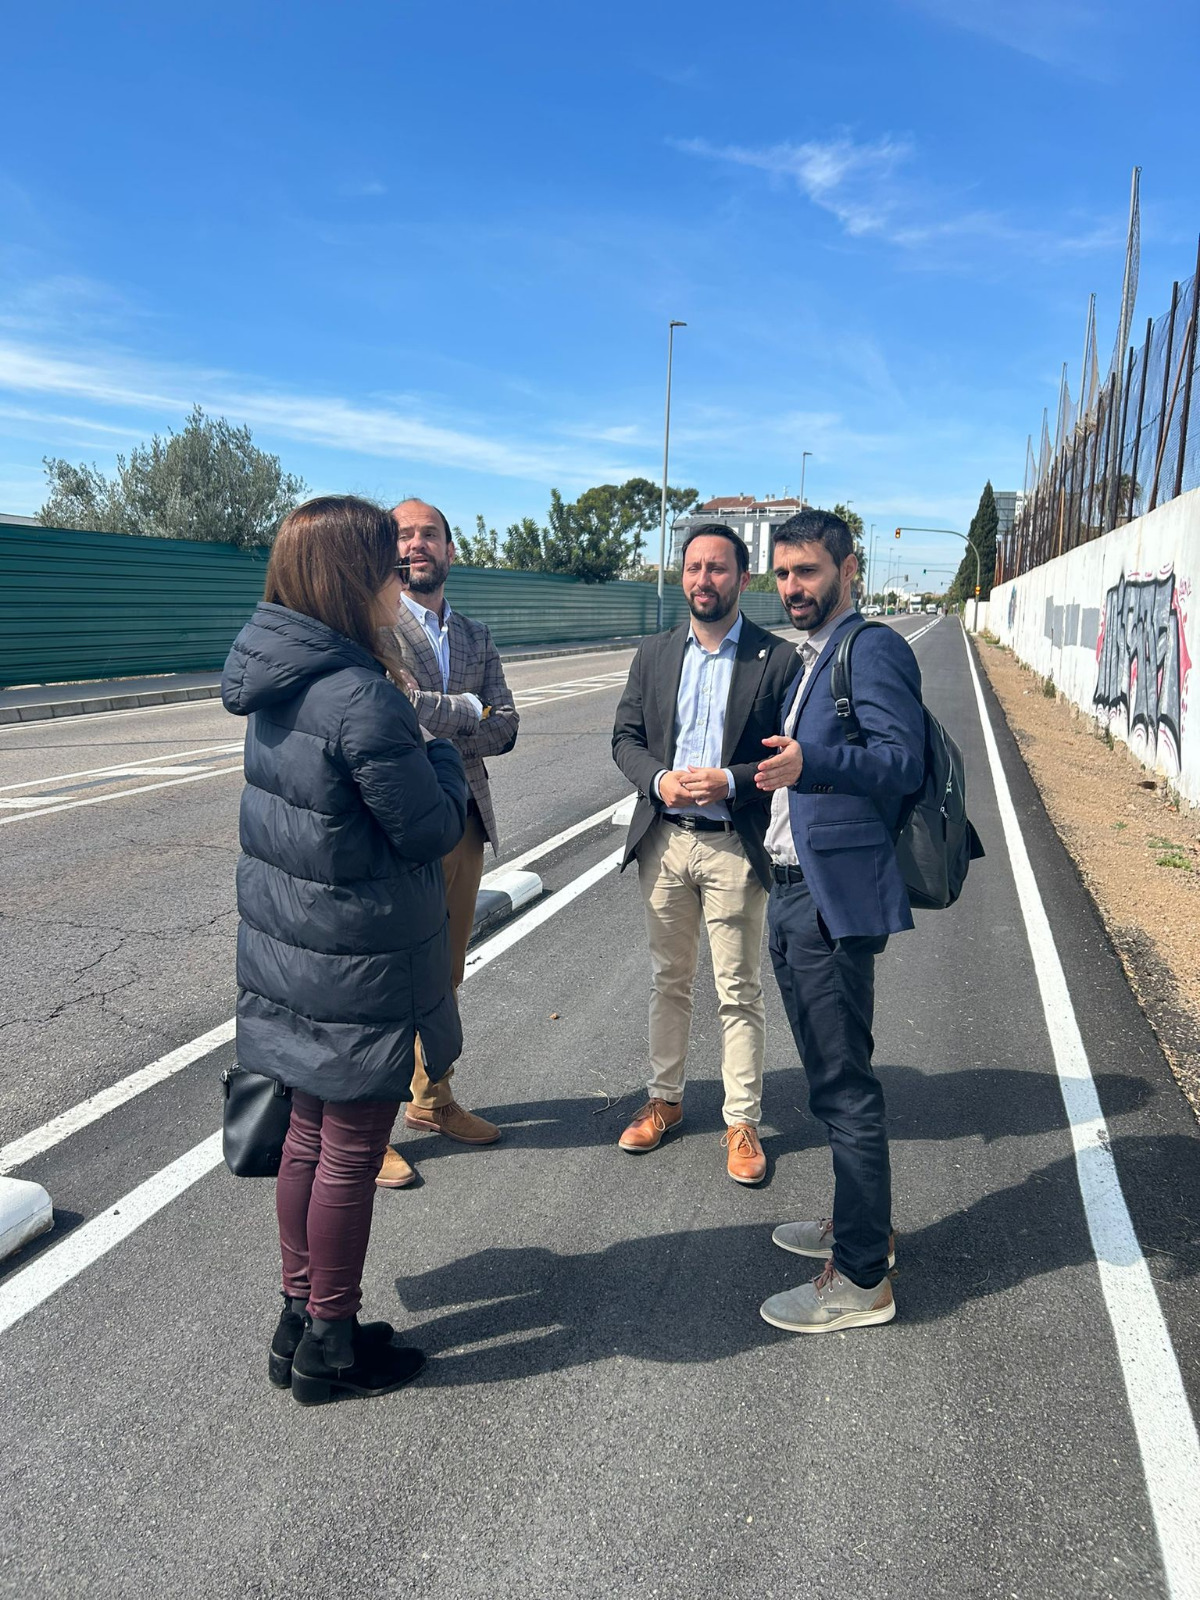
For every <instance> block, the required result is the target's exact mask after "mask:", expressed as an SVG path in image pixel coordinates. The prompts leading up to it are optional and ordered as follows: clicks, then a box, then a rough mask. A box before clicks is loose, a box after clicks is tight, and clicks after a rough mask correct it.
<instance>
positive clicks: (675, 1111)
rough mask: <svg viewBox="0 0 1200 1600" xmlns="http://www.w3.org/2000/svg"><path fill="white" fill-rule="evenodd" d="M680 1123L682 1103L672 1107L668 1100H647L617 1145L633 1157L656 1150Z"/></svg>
mask: <svg viewBox="0 0 1200 1600" xmlns="http://www.w3.org/2000/svg"><path fill="white" fill-rule="evenodd" d="M682 1121H683V1102H682V1101H680V1102H678V1103H677V1104H675V1105H672V1103H671V1102H670V1101H669V1100H647V1102H646V1104H645V1105H644V1106H643V1107H642V1109H641V1110H640V1111H639V1112H638V1114H637V1116H636V1117H634V1119H633V1121H632V1122H631V1123H630V1124H629V1126H628V1127H627V1128H626V1129H625V1132H624V1133H623V1134H622V1135H621V1137H620V1138H619V1139H618V1140H617V1143H618V1144H619V1145H620V1146H621V1149H622V1150H629V1151H630V1152H632V1153H633V1154H634V1155H640V1154H643V1153H644V1152H645V1151H647V1150H657V1149H658V1147H659V1145H660V1144H661V1143H662V1142H663V1138H664V1136H665V1135H666V1134H668V1133H670V1131H671V1129H672V1128H677V1127H678V1126H679V1124H680V1123H681V1122H682Z"/></svg>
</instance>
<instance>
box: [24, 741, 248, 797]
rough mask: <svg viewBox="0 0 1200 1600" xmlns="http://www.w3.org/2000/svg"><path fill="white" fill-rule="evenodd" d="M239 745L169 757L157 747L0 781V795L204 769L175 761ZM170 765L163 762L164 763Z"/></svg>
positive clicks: (228, 752)
mask: <svg viewBox="0 0 1200 1600" xmlns="http://www.w3.org/2000/svg"><path fill="white" fill-rule="evenodd" d="M241 748H242V742H241V740H238V742H237V743H236V744H206V745H201V746H199V748H198V749H195V750H176V751H174V752H173V753H172V754H171V755H169V756H164V755H163V753H162V751H161V750H160V751H159V753H158V754H157V755H153V756H146V757H144V758H143V759H142V760H141V761H123V762H122V763H121V765H120V766H119V767H88V768H86V769H85V770H84V771H83V772H59V773H55V774H54V775H53V776H52V777H49V778H24V779H23V780H22V781H21V782H20V783H0V794H11V793H12V792H13V790H14V789H52V788H53V787H54V785H55V784H56V783H72V782H73V781H74V780H75V779H76V778H123V777H127V776H128V777H137V776H138V774H139V773H141V774H143V775H146V776H150V775H153V774H155V773H157V772H158V771H160V770H161V771H165V772H173V771H179V772H206V771H207V770H208V769H207V767H181V766H180V765H179V763H180V762H181V761H186V760H187V759H188V757H189V756H227V755H232V754H233V753H234V752H235V751H239V750H241ZM168 762H169V763H170V765H169V766H168V765H165V763H168Z"/></svg>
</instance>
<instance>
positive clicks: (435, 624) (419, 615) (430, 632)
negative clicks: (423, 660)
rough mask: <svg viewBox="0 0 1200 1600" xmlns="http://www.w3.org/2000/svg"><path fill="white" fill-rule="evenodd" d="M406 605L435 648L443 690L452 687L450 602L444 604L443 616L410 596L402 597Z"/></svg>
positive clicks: (445, 601) (446, 601)
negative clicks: (440, 670)
mask: <svg viewBox="0 0 1200 1600" xmlns="http://www.w3.org/2000/svg"><path fill="white" fill-rule="evenodd" d="M400 598H401V599H402V600H403V601H404V604H405V605H406V606H407V607H408V609H409V610H410V611H411V612H412V614H413V616H414V617H416V619H417V621H418V622H419V623H420V624H421V626H422V627H423V628H424V629H425V637H426V638H427V639H428V640H429V643H430V644H431V645H432V647H433V654H434V657H435V659H436V660H437V664H438V666H439V667H440V668H441V669H442V688H443V689H449V687H450V632H449V624H450V602H449V600H444V601H443V602H442V615H441V616H440V617H439V616H438V614H437V612H436V611H430V609H429V607H428V606H423V605H422V604H421V602H420V601H419V600H414V599H413V597H412V596H411V595H409V594H404V595H401V596H400Z"/></svg>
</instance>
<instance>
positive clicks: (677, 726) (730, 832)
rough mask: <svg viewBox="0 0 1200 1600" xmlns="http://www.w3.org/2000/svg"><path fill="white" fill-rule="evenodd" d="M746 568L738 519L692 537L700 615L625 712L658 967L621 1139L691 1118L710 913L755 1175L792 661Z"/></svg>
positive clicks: (740, 1140)
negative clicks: (691, 1068)
mask: <svg viewBox="0 0 1200 1600" xmlns="http://www.w3.org/2000/svg"><path fill="white" fill-rule="evenodd" d="M748 569H749V556H748V554H747V551H746V546H745V544H744V543H743V541H742V540H741V539H740V538H739V537H738V535H737V534H736V533H734V531H733V529H732V528H729V527H726V526H725V525H724V524H723V523H712V524H708V525H706V526H703V527H700V528H696V529H694V530H693V531H692V532H691V533H690V534H689V535H688V537H687V540H686V541H685V543H684V548H683V573H682V586H683V593H684V596H685V598H686V600H687V603H688V609H689V610H690V612H691V614H692V615H691V622H690V623H681V624H680V625H679V627H677V628H672V629H671V631H670V632H669V633H660V634H654V635H652V636H651V637H650V638H648V639H644V640H643V641H642V643H641V645H640V646H639V647H638V652H637V655H636V656H635V657H634V660H633V665H632V666H631V668H630V670H629V681H628V683H627V684H626V686H625V692H624V694H623V695H622V696H621V702H620V705H619V706H618V707H617V717H616V725H615V727H614V729H613V759H614V760H615V761H616V763H617V765H618V766H619V767H620V769H621V771H622V772H623V773H624V774H625V776H626V777H627V778H628V779H629V781H630V782H631V783H632V784H634V785H635V786H636V788H637V791H638V801H637V806H636V807H635V809H634V813H633V821H632V823H631V824H630V828H629V836H628V840H627V842H626V847H625V859H624V861H623V862H622V869H624V867H625V866H627V865H628V864H629V862H630V861H631V860H633V859H635V858H636V860H637V864H638V881H639V883H640V884H641V888H642V898H643V900H644V901H645V905H646V927H647V933H648V936H649V941H650V966H651V972H652V986H651V994H650V1082H649V1086H648V1099H647V1103H646V1104H645V1105H644V1106H643V1107H642V1109H641V1110H640V1111H639V1112H638V1113H637V1115H636V1116H635V1117H634V1119H633V1121H632V1122H631V1123H630V1125H629V1126H628V1127H627V1128H626V1129H625V1131H624V1133H622V1135H621V1138H620V1146H621V1149H622V1150H626V1151H629V1152H630V1153H639V1152H644V1151H648V1150H654V1149H656V1148H657V1147H658V1145H659V1144H660V1143H661V1142H662V1140H663V1138H664V1136H665V1135H666V1134H667V1133H669V1132H670V1131H671V1130H672V1129H674V1128H676V1127H677V1126H678V1125H679V1123H680V1122H681V1121H682V1119H683V1089H684V1062H685V1058H686V1055H687V1048H688V1033H689V1029H690V1026H691V1017H692V984H693V980H694V978H695V973H696V958H697V954H698V952H699V943H700V926H701V923H703V924H704V927H705V929H706V931H707V933H708V942H709V948H710V950H711V952H712V963H713V976H714V978H715V980H716V986H717V998H718V1002H719V1009H720V1017H721V1032H722V1058H721V1072H722V1076H723V1078H724V1081H725V1104H724V1108H723V1115H724V1119H725V1125H726V1131H725V1137H724V1140H723V1143H724V1145H725V1147H726V1151H727V1156H726V1170H727V1171H728V1174H729V1176H730V1177H731V1178H733V1179H734V1180H735V1181H736V1182H738V1183H747V1184H754V1183H761V1182H762V1179H763V1178H764V1177H765V1175H766V1170H767V1163H766V1157H765V1156H764V1154H763V1149H762V1145H761V1143H760V1142H759V1137H758V1124H759V1121H760V1119H761V1116H762V1076H763V1053H764V1041H765V1034H766V1022H765V1007H764V1002H763V993H762V977H761V970H762V943H763V924H764V921H765V918H766V910H767V889H768V885H769V884H770V882H771V865H770V861H769V860H768V857H767V853H766V850H765V849H764V847H763V839H764V836H765V834H766V830H767V819H768V817H769V814H770V801H769V797H768V796H767V795H765V794H764V793H763V791H762V790H761V789H760V788H759V787H758V786H757V784H756V783H755V777H756V774H757V772H758V768H759V763H760V762H761V761H762V760H763V759H764V758H765V757H766V756H767V754H768V751H767V749H766V747H765V746H764V744H763V741H764V740H765V739H768V738H771V737H773V735H774V734H775V730H776V726H777V722H778V717H779V707H780V705H781V704H782V701H783V698H784V695H785V693H786V691H787V688H788V685H789V684H790V683H791V681H792V679H793V678H794V677H795V675H796V671H797V669H798V666H799V663H798V661H797V658H796V654H795V651H794V650H793V649H792V648H791V646H790V644H788V643H787V642H786V641H785V640H783V639H778V638H776V637H775V635H774V634H771V633H767V632H765V631H764V630H763V629H762V628H759V627H757V626H756V625H755V624H754V623H753V622H751V621H750V619H749V617H743V616H742V614H741V610H740V605H739V600H740V596H741V593H742V590H743V589H744V588H745V587H746V585H747V583H749V581H750V574H749V570H748Z"/></svg>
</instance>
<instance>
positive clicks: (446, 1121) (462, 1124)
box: [404, 1100, 500, 1144]
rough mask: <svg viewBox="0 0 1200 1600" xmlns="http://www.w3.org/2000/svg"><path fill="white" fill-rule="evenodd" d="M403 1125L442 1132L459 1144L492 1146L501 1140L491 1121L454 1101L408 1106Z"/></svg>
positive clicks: (432, 1131) (431, 1131) (405, 1109)
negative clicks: (433, 1104)
mask: <svg viewBox="0 0 1200 1600" xmlns="http://www.w3.org/2000/svg"><path fill="white" fill-rule="evenodd" d="M404 1126H405V1127H406V1128H424V1129H426V1130H427V1131H428V1132H429V1133H444V1134H445V1135H446V1137H447V1139H457V1140H458V1142H459V1144H495V1142H496V1140H497V1139H498V1138H499V1137H500V1129H499V1128H498V1127H497V1126H496V1124H495V1123H494V1122H489V1121H488V1120H487V1118H486V1117H477V1116H476V1115H475V1113H474V1112H473V1111H467V1110H465V1109H464V1108H463V1107H462V1106H460V1105H459V1103H458V1101H457V1100H449V1101H447V1103H446V1104H445V1105H444V1106H414V1105H407V1106H405V1108H404Z"/></svg>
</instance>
